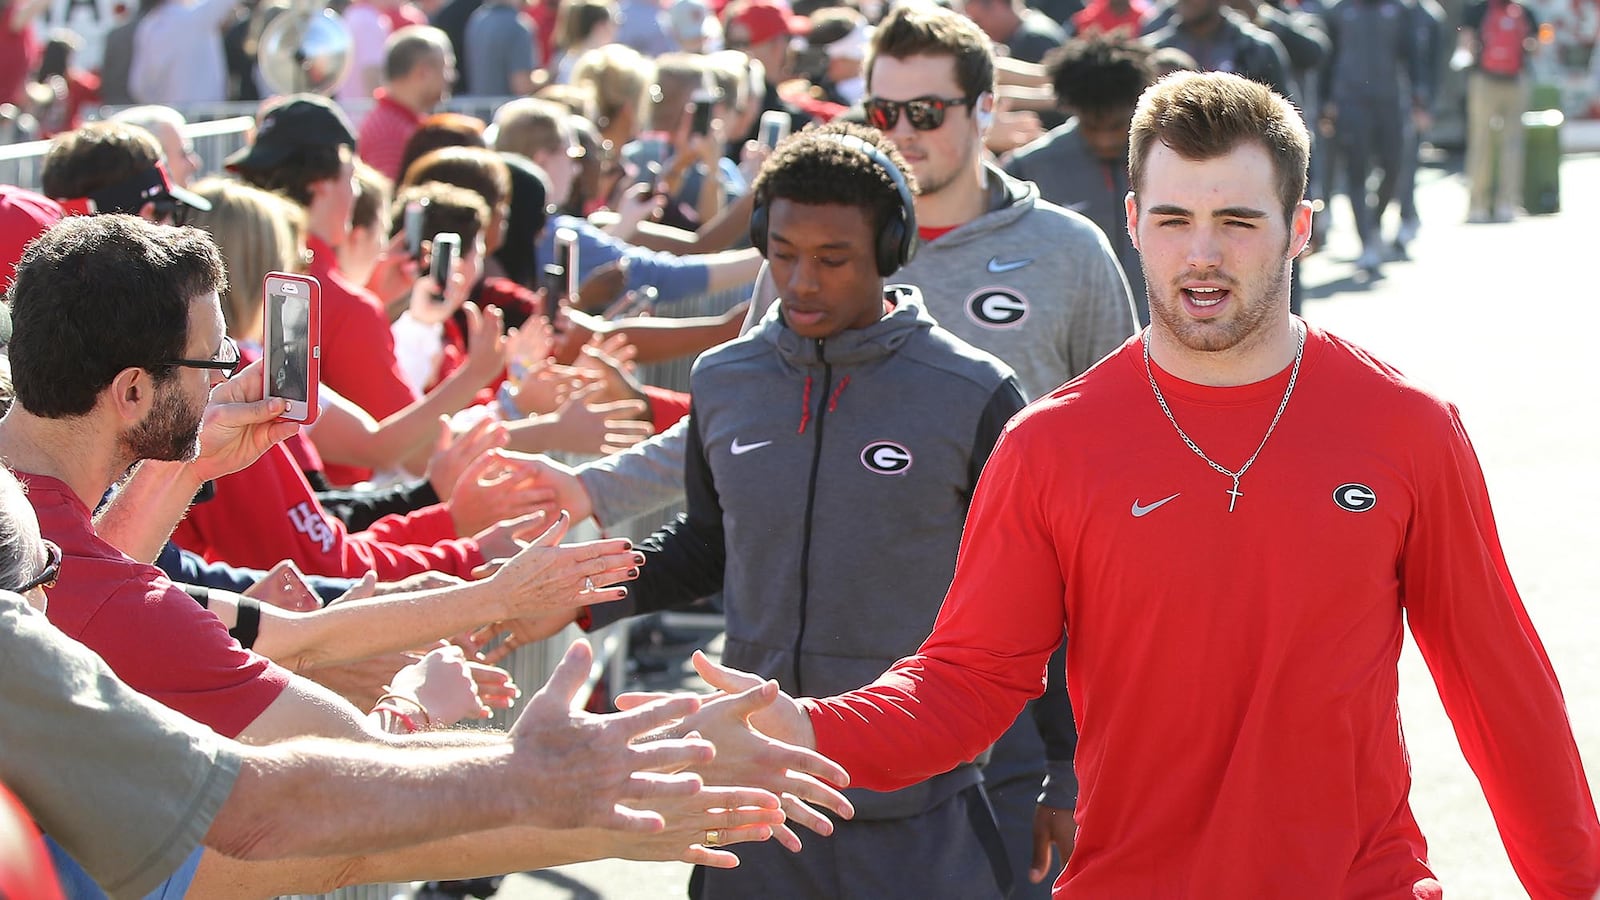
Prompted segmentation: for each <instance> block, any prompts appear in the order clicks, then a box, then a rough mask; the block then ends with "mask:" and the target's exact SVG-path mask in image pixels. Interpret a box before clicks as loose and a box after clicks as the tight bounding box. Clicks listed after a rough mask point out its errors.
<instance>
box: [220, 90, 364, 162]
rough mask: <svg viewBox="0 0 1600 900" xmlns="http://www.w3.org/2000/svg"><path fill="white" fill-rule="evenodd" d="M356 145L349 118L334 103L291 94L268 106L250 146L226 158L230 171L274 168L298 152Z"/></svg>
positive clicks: (305, 95) (321, 97) (353, 130)
mask: <svg viewBox="0 0 1600 900" xmlns="http://www.w3.org/2000/svg"><path fill="white" fill-rule="evenodd" d="M340 144H346V145H349V146H350V147H351V148H354V147H355V145H356V132H355V129H354V128H352V127H350V118H349V117H348V116H346V115H345V114H344V110H342V109H340V108H339V107H338V106H337V105H335V104H334V102H333V101H331V100H329V99H328V98H327V97H323V96H319V95H317V94H290V95H289V96H287V97H284V98H283V99H282V100H279V101H278V102H276V103H274V104H272V105H271V106H269V107H267V109H266V111H265V112H263V113H262V114H261V123H260V124H259V125H257V126H256V139H255V141H254V142H253V143H251V144H250V146H248V147H246V148H244V149H243V150H240V151H239V152H237V153H235V154H233V155H232V156H230V157H228V159H227V163H226V165H227V167H228V168H230V169H271V168H274V167H276V166H279V165H281V164H282V163H283V162H284V160H286V159H288V158H289V157H290V155H291V154H293V153H294V152H295V151H296V150H301V149H308V148H313V147H337V146H339V145H340Z"/></svg>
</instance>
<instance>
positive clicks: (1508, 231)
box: [498, 156, 1600, 900]
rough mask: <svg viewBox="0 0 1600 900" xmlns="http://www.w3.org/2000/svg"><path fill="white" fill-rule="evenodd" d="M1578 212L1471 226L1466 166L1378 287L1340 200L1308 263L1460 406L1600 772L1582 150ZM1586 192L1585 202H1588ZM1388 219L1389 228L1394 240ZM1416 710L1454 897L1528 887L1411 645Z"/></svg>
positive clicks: (1598, 192) (1593, 233) (1375, 339)
mask: <svg viewBox="0 0 1600 900" xmlns="http://www.w3.org/2000/svg"><path fill="white" fill-rule="evenodd" d="M1563 179H1564V200H1565V206H1566V209H1565V210H1564V211H1563V212H1562V213H1560V214H1559V215H1554V216H1545V217H1531V218H1524V219H1520V220H1518V221H1517V222H1515V223H1511V224H1504V225H1475V226H1468V225H1465V224H1463V223H1462V220H1463V219H1464V217H1465V211H1466V202H1465V189H1464V186H1463V184H1462V182H1461V180H1460V178H1459V177H1458V176H1445V175H1442V174H1441V173H1439V172H1438V171H1436V170H1425V171H1424V173H1423V176H1422V184H1421V186H1420V188H1419V204H1420V208H1421V212H1422V216H1423V219H1424V224H1423V230H1422V233H1421V235H1420V236H1419V237H1418V239H1417V240H1416V242H1415V243H1414V244H1413V245H1412V256H1413V258H1414V260H1415V261H1413V262H1396V263H1391V264H1389V265H1388V266H1386V268H1385V272H1384V277H1383V278H1381V279H1379V280H1377V281H1375V282H1373V283H1370V284H1367V283H1364V282H1363V281H1362V280H1361V279H1360V278H1358V277H1357V276H1356V275H1355V274H1354V268H1353V266H1352V264H1351V261H1352V260H1353V259H1354V258H1355V256H1356V254H1357V250H1358V248H1357V247H1356V245H1355V240H1354V237H1353V229H1352V228H1351V227H1350V224H1349V223H1350V219H1349V213H1348V209H1347V208H1346V206H1345V204H1344V203H1343V201H1342V200H1341V201H1338V202H1337V203H1336V204H1335V207H1334V209H1333V215H1334V221H1335V229H1334V232H1333V236H1332V239H1331V242H1330V246H1329V248H1328V249H1327V250H1325V251H1323V252H1322V253H1320V254H1318V255H1317V256H1314V257H1312V258H1310V259H1309V260H1307V261H1306V263H1305V269H1304V276H1305V282H1306V285H1307V287H1308V296H1309V299H1308V301H1307V304H1306V309H1305V315H1306V316H1307V318H1309V319H1311V320H1313V321H1315V322H1316V323H1318V324H1319V325H1321V326H1324V327H1326V328H1328V329H1330V330H1332V331H1334V332H1336V333H1338V334H1341V335H1343V336H1345V337H1347V338H1350V339H1353V340H1355V341H1356V342H1358V343H1360V344H1363V345H1364V346H1366V347H1367V348H1369V349H1371V350H1372V351H1373V352H1375V353H1376V354H1377V355H1379V356H1380V357H1382V358H1384V359H1386V360H1388V361H1389V362H1391V363H1393V364H1394V365H1396V366H1398V367H1399V368H1401V369H1402V370H1403V371H1405V372H1406V373H1407V374H1409V375H1410V376H1412V377H1414V378H1416V379H1418V380H1420V381H1422V382H1424V383H1426V384H1429V385H1430V386H1432V387H1434V388H1435V389H1437V390H1439V391H1440V392H1441V393H1443V394H1444V395H1445V396H1447V397H1449V398H1450V399H1452V400H1454V401H1455V402H1456V403H1457V404H1458V405H1459V406H1460V408H1461V411H1462V415H1463V418H1464V419H1465V422H1466V424H1467V427H1468V429H1469V430H1470V431H1471V433H1472V436H1473V440H1474V443H1475V445H1476V447H1477V449H1478V453H1479V455H1480V457H1481V458H1482V462H1483V467H1484V470H1485V472H1486V475H1487V478H1488V482H1489V487H1490V491H1491V493H1492V495H1493V497H1494V502H1495V511H1496V515H1497V517H1498V522H1499V527H1500V533H1501V538H1502V541H1503V542H1504V544H1505V548H1506V554H1507V557H1508V559H1509V561H1510V564H1511V569H1512V572H1513V573H1514V574H1515V575H1516V577H1517V582H1518V585H1519V586H1520V588H1521V590H1522V595H1523V600H1524V602H1525V603H1526V605H1527V607H1528V610H1529V614H1530V615H1531V617H1532V619H1533V621H1534V624H1535V625H1536V626H1537V627H1538V628H1539V631H1540V633H1541V635H1542V637H1543V638H1544V642H1545V645H1546V648H1547V649H1548V651H1549V655H1550V658H1551V660H1552V662H1553V664H1554V665H1555V668H1556V671H1557V673H1558V675H1559V676H1560V678H1561V681H1562V685H1563V688H1564V690H1565V693H1566V697H1567V702H1568V704H1569V708H1570V713H1571V718H1572V720H1573V727H1574V731H1575V732H1576V735H1577V739H1578V742H1579V746H1580V748H1581V749H1582V751H1583V755H1584V760H1585V763H1586V766H1587V768H1588V771H1589V773H1590V778H1591V779H1594V778H1596V777H1600V619H1597V616H1596V599H1597V598H1600V553H1597V552H1596V550H1597V547H1600V477H1597V473H1596V471H1595V470H1596V467H1597V464H1600V404H1597V403H1596V397H1597V396H1600V366H1597V365H1596V363H1597V362H1600V355H1596V354H1595V353H1594V348H1593V343H1594V338H1595V335H1597V334H1600V286H1597V284H1596V280H1595V278H1594V276H1593V275H1592V274H1591V271H1590V268H1591V266H1593V265H1594V263H1595V262H1596V260H1597V258H1600V240H1597V236H1600V207H1597V206H1596V205H1594V201H1596V200H1600V156H1581V157H1569V158H1568V159H1567V161H1566V163H1565V165H1564V168H1563ZM1584 199H1586V200H1588V201H1589V203H1588V204H1581V203H1580V202H1579V201H1580V200H1584ZM1392 228H1393V226H1392V224H1391V233H1392ZM1401 707H1402V714H1403V719H1404V725H1405V730H1406V735H1407V740H1408V744H1409V747H1410V751H1411V755H1412V760H1413V769H1414V775H1415V785H1414V788H1413V791H1412V803H1413V806H1414V809H1415V811H1416V815H1417V818H1418V820H1419V821H1420V822H1421V825H1422V827H1423V830H1424V832H1425V833H1426V834H1427V835H1428V837H1429V839H1430V843H1431V848H1432V849H1431V859H1432V862H1433V865H1434V867H1435V870H1436V871H1437V873H1438V875H1439V878H1440V880H1441V881H1442V882H1443V884H1444V886H1445V891H1446V896H1447V897H1449V898H1451V900H1491V898H1492V900H1500V898H1508V897H1518V896H1525V892H1524V891H1523V890H1522V888H1521V886H1520V884H1519V883H1518V882H1517V880H1516V878H1515V875H1514V874H1513V873H1512V871H1511V868H1510V864H1509V863H1508V861H1507V859H1506V854H1505V851H1504V849H1503V848H1502V847H1501V844H1500V840H1499V837H1498V835H1497V834H1496V832H1495V828H1494V824H1493V821H1492V819H1491V818H1490V816H1489V812H1488V809H1487V806H1486V805H1485V803H1484V800H1483V796H1482V793H1481V792H1480V790H1479V788H1478V785H1477V782H1476V780H1475V779H1474V778H1473V775H1472V773H1471V771H1470V770H1469V769H1468V768H1467V766H1466V763H1465V762H1464V761H1463V760H1462V757H1461V753H1460V750H1459V748H1458V747H1457V745H1456V741H1455V737H1454V735H1453V733H1452V732H1451V730H1450V726H1449V722H1448V720H1447V719H1446V717H1445V716H1444V714H1443V710H1442V708H1441V706H1440V703H1439V700H1438V697H1437V694H1436V693H1435V691H1434V687H1433V683H1432V681H1431V679H1430V677H1429V675H1428V672H1427V669H1426V668H1425V667H1424V666H1423V665H1422V662H1421V660H1420V657H1419V656H1418V655H1417V653H1416V651H1415V648H1414V646H1412V645H1411V643H1410V641H1409V640H1408V642H1407V649H1406V653H1405V657H1404V659H1403V661H1402V668H1401ZM686 880H687V867H686V866H682V865H678V864H672V863H658V864H646V863H629V862H616V861H607V862H600V863H589V864H585V865H578V866H567V867H563V868H561V869H557V870H553V871H549V872H541V873H536V874H533V875H518V876H514V877H513V878H511V879H509V880H508V882H507V884H506V886H505V887H504V888H503V889H502V890H501V892H500V894H499V895H498V896H499V897H502V898H507V900H580V898H582V900H598V898H605V900H624V898H625V900H656V898H669V897H671V898H677V897H682V896H684V884H685V882H686Z"/></svg>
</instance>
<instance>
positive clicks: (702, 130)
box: [689, 100, 716, 134]
mask: <svg viewBox="0 0 1600 900" xmlns="http://www.w3.org/2000/svg"><path fill="white" fill-rule="evenodd" d="M715 106H716V101H714V100H696V101H695V102H694V121H693V122H692V123H690V125H689V130H690V132H691V133H693V134H710V133H711V114H712V111H713V109H714V108H715Z"/></svg>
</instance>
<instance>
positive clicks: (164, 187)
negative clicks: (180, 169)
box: [59, 162, 211, 218]
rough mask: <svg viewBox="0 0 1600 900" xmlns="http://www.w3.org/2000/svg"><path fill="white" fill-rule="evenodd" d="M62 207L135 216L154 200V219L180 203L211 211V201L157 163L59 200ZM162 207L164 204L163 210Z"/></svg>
mask: <svg viewBox="0 0 1600 900" xmlns="http://www.w3.org/2000/svg"><path fill="white" fill-rule="evenodd" d="M59 202H60V204H61V208H62V209H63V210H65V211H66V212H67V213H68V214H70V215H96V214H100V213H128V214H129V215H138V214H139V210H141V209H143V208H144V205H145V204H146V203H154V204H155V205H156V209H157V218H160V217H161V216H162V215H164V214H165V213H170V212H171V206H172V205H173V204H175V203H181V204H183V205H184V206H187V207H190V208H192V209H198V210H200V211H202V212H210V211H211V201H210V200H207V199H206V198H204V197H202V196H200V195H199V194H196V193H194V192H193V191H189V190H185V189H184V188H181V187H179V186H177V185H175V184H173V183H172V179H171V178H170V177H168V176H167V167H166V166H165V165H163V164H161V163H159V162H158V163H156V164H155V165H153V166H151V167H150V168H148V169H145V170H143V171H140V172H135V173H134V174H132V175H129V176H128V177H127V178H124V179H122V180H121V181H119V182H117V183H116V184H108V185H106V186H105V187H103V188H100V189H99V190H96V191H90V192H89V196H87V197H69V198H64V199H61V200H60V201H59ZM163 207H167V208H166V209H163Z"/></svg>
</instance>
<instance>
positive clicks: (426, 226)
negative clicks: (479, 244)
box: [390, 181, 489, 253]
mask: <svg viewBox="0 0 1600 900" xmlns="http://www.w3.org/2000/svg"><path fill="white" fill-rule="evenodd" d="M413 200H422V201H426V202H424V203H423V204H422V236H423V237H424V238H426V239H430V240H431V239H432V238H433V236H434V235H436V234H438V233H439V232H441V231H453V232H455V233H456V234H459V235H461V248H462V249H461V252H462V253H466V252H467V250H468V249H470V248H471V247H472V245H473V243H474V242H475V241H477V240H478V235H479V234H482V233H483V230H484V229H485V228H487V227H488V225H489V207H487V206H485V205H484V203H483V198H482V197H479V196H478V195H477V194H475V193H473V192H472V191H469V190H467V189H466V188H463V187H456V186H455V185H453V184H445V183H443V182H439V181H430V182H428V183H426V184H418V185H412V186H410V187H406V188H402V189H401V191H400V194H399V195H398V196H396V197H395V198H394V210H393V214H392V215H391V216H390V218H391V220H392V221H393V222H394V234H391V235H390V237H394V235H395V234H399V233H400V230H401V229H402V228H404V227H405V221H404V220H405V215H404V211H405V208H406V204H407V203H410V202H411V201H413Z"/></svg>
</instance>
